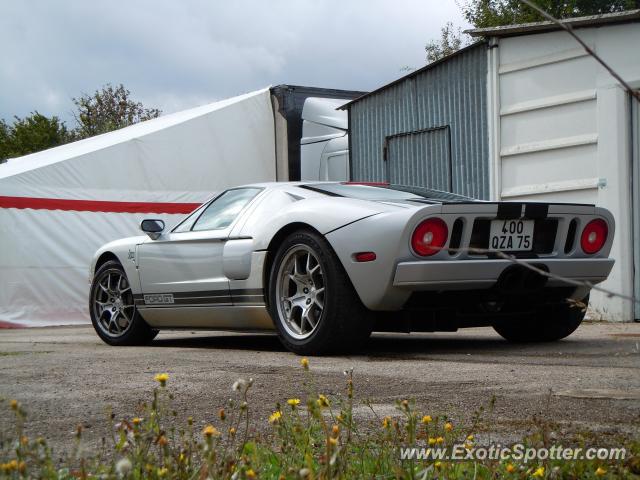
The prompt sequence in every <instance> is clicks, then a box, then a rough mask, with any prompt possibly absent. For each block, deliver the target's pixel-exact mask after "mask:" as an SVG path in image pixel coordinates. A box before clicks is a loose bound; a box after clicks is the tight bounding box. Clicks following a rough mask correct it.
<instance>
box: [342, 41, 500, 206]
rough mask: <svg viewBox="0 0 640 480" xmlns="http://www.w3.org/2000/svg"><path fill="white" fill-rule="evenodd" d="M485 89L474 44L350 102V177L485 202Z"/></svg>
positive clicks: (482, 58)
mask: <svg viewBox="0 0 640 480" xmlns="http://www.w3.org/2000/svg"><path fill="white" fill-rule="evenodd" d="M486 85H487V46H486V44H484V43H479V44H477V45H474V46H472V47H469V48H467V49H465V50H464V51H461V52H460V53H459V54H458V55H455V56H453V57H451V58H449V59H447V60H445V61H443V62H440V63H438V64H436V65H433V66H431V67H429V68H426V69H423V70H420V71H418V72H415V73H413V74H411V75H409V76H407V77H405V78H404V79H402V80H400V81H398V82H396V83H393V84H391V85H389V86H387V87H384V88H383V89H381V90H379V91H377V92H374V93H372V94H371V95H369V96H366V97H364V98H362V99H361V100H358V101H356V102H355V103H353V104H351V105H350V106H349V121H350V132H349V135H350V138H349V140H350V159H351V178H352V179H353V180H357V181H372V182H375V181H377V182H381V181H391V182H393V183H403V184H409V185H413V186H427V187H431V188H438V189H444V190H449V185H450V186H451V187H452V188H451V191H453V192H454V193H459V194H463V195H468V196H471V197H475V198H481V199H488V198H489V153H488V148H489V146H488V141H489V139H488V129H487V89H486ZM410 132H416V133H415V134H414V135H399V134H406V133H410ZM396 180H398V182H396ZM400 181H401V182H400ZM443 186H445V187H446V188H442V187H443Z"/></svg>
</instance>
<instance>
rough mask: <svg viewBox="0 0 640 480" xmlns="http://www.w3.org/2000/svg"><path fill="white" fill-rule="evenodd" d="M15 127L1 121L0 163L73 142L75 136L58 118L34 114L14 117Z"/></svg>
mask: <svg viewBox="0 0 640 480" xmlns="http://www.w3.org/2000/svg"><path fill="white" fill-rule="evenodd" d="M14 118H15V120H14V122H13V125H8V124H7V123H6V122H5V121H4V120H0V161H2V160H6V159H7V158H13V157H20V156H22V155H27V154H29V153H34V152H38V151H40V150H45V149H47V148H51V147H56V146H58V145H62V144H64V143H67V142H69V141H71V140H73V138H74V135H73V133H72V132H70V131H69V130H68V129H67V127H66V125H65V124H64V122H62V121H61V120H60V119H59V118H58V117H55V116H53V117H46V116H45V115H42V114H41V113H39V112H37V111H36V112H33V113H32V114H31V115H29V116H28V117H25V118H19V117H14Z"/></svg>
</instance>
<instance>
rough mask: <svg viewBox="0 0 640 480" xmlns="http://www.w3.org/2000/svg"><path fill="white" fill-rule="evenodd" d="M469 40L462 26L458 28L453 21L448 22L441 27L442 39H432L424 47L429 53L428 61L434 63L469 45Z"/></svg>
mask: <svg viewBox="0 0 640 480" xmlns="http://www.w3.org/2000/svg"><path fill="white" fill-rule="evenodd" d="M463 35H464V37H463ZM469 42H470V40H469V38H468V36H467V35H466V34H463V33H462V30H461V29H460V27H458V28H457V29H456V28H455V27H454V26H453V23H452V22H447V23H445V25H444V27H442V28H441V29H440V39H439V40H431V41H430V42H429V43H427V44H426V45H425V47H424V50H425V52H426V54H427V63H433V62H435V61H436V60H440V59H441V58H442V57H446V56H447V55H451V54H452V53H454V52H456V51H458V50H460V49H461V48H462V47H464V46H466V45H468V44H469Z"/></svg>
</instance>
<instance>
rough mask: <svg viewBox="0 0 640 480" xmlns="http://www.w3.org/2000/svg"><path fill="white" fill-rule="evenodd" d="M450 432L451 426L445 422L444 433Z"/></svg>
mask: <svg viewBox="0 0 640 480" xmlns="http://www.w3.org/2000/svg"><path fill="white" fill-rule="evenodd" d="M451 430H453V425H452V424H451V422H447V423H445V424H444V431H445V432H450V431H451Z"/></svg>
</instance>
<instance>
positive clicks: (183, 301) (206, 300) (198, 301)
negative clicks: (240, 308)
mask: <svg viewBox="0 0 640 480" xmlns="http://www.w3.org/2000/svg"><path fill="white" fill-rule="evenodd" d="M221 303H226V304H229V305H230V304H231V297H229V296H226V297H190V298H176V297H174V298H173V303H166V304H163V306H169V305H218V304H221Z"/></svg>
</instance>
